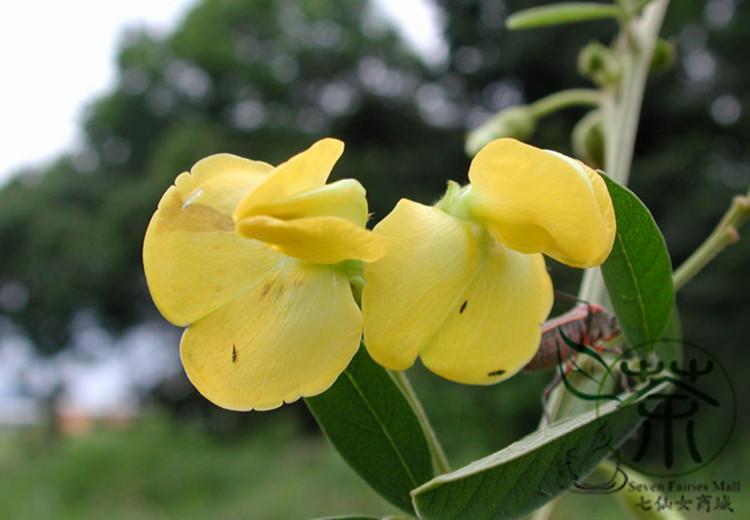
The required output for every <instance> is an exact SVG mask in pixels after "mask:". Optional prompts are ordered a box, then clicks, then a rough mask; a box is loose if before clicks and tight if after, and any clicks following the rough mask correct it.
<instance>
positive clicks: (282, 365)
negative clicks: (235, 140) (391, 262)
mask: <svg viewBox="0 0 750 520" xmlns="http://www.w3.org/2000/svg"><path fill="white" fill-rule="evenodd" d="M343 148H344V145H343V143H342V142H341V141H337V140H334V139H324V140H322V141H319V142H317V143H315V144H314V145H313V146H312V147H310V148H309V149H308V150H306V151H304V152H302V153H300V154H299V155H296V156H294V157H292V158H291V159H289V160H288V161H287V162H285V163H283V164H281V165H279V166H277V167H275V168H274V167H273V166H271V165H269V164H266V163H263V162H258V161H251V160H247V159H243V158H240V157H236V156H233V155H228V154H221V155H213V156H210V157H207V158H206V159H203V160H201V161H199V162H198V163H196V164H195V166H193V168H192V170H191V172H190V173H187V172H186V173H183V174H181V175H180V176H179V177H177V179H176V181H175V185H174V186H172V187H171V188H169V189H168V190H167V192H166V193H165V194H164V195H163V197H162V199H161V201H160V202H159V207H158V209H157V211H156V213H154V216H153V218H152V219H151V222H150V224H149V227H148V230H147V231H146V237H145V240H144V244H143V264H144V268H145V272H146V279H147V281H148V286H149V290H150V291H151V296H152V298H153V300H154V302H155V303H156V306H157V307H158V308H159V310H160V311H161V313H162V314H163V315H164V317H166V318H167V319H168V320H169V321H171V322H172V323H174V324H176V325H180V326H188V328H187V330H186V331H185V333H184V334H183V336H182V341H181V343H180V355H181V358H182V363H183V365H184V367H185V370H186V372H187V374H188V377H189V378H190V380H191V381H192V383H193V384H194V385H195V386H196V388H197V389H198V390H199V391H200V392H201V393H202V394H203V395H204V396H205V397H207V398H208V399H209V400H211V401H213V402H214V403H215V404H217V405H219V406H222V407H225V408H229V409H234V410H250V409H257V410H266V409H272V408H276V407H278V406H280V405H281V404H283V403H284V402H291V401H294V400H296V399H298V398H299V397H301V396H305V397H306V396H311V395H316V394H318V393H321V392H323V391H324V390H326V389H327V388H328V387H329V386H330V385H332V384H333V382H334V381H335V380H336V377H338V375H339V374H340V373H341V372H342V371H343V370H344V368H346V366H347V365H348V363H349V361H350V360H351V358H352V357H353V356H354V354H355V352H356V351H357V348H358V346H359V342H360V336H361V331H362V315H361V312H360V310H359V308H358V307H357V304H356V303H355V301H354V298H353V296H352V292H351V288H350V284H349V277H348V274H347V269H348V268H351V266H352V264H355V265H356V264H357V262H356V261H365V262H369V261H373V260H375V259H377V258H380V257H381V256H382V255H383V254H384V253H385V250H386V247H387V242H388V240H387V239H385V238H383V237H381V236H377V235H374V234H373V233H372V232H370V231H368V230H366V229H365V228H364V225H365V221H366V220H367V201H366V199H365V190H364V188H363V187H362V186H361V185H360V184H359V183H358V182H357V181H354V180H351V179H345V180H341V181H337V182H334V183H332V184H328V185H326V184H325V182H326V180H327V179H328V176H329V175H330V172H331V169H332V168H333V166H334V164H335V163H336V161H337V160H338V158H339V157H340V156H341V154H342V153H343ZM351 260H355V262H351ZM342 262H343V263H342Z"/></svg>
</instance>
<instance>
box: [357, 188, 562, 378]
mask: <svg viewBox="0 0 750 520" xmlns="http://www.w3.org/2000/svg"><path fill="white" fill-rule="evenodd" d="M375 232H376V233H378V234H384V235H386V236H388V237H390V238H392V240H393V242H392V244H391V246H390V248H389V250H388V253H387V254H386V255H385V256H384V257H383V258H382V259H380V260H378V261H377V262H374V263H372V264H368V265H366V266H365V271H364V276H365V280H366V282H367V283H366V285H365V288H364V290H363V292H362V312H363V315H364V338H365V345H366V347H367V350H368V351H369V352H370V355H371V356H372V358H373V359H374V360H375V361H377V362H378V363H380V364H382V365H384V366H386V367H388V368H391V369H394V370H404V369H406V368H408V367H409V366H411V365H412V364H413V362H414V360H415V358H416V357H417V355H420V356H421V357H422V360H423V362H424V364H425V365H426V366H427V367H428V368H429V369H430V370H432V371H433V372H435V373H437V374H439V375H441V376H443V377H446V378H448V379H452V380H454V381H459V382H462V383H471V384H489V383H495V382H497V381H500V380H502V379H504V378H506V377H509V376H510V375H512V374H514V373H515V372H517V371H518V370H520V369H521V368H523V366H524V365H525V364H526V362H528V360H529V359H531V357H533V355H534V353H535V352H536V350H537V349H538V347H539V339H540V335H541V328H540V325H541V323H542V322H543V321H544V319H545V318H546V316H547V314H548V313H549V310H550V308H551V305H552V285H551V282H550V280H549V275H548V274H547V271H546V269H545V267H544V260H543V259H542V257H541V256H540V255H532V256H528V255H521V254H519V253H516V252H514V251H510V250H507V249H506V248H504V247H502V246H501V245H500V244H498V243H497V242H496V241H495V240H494V239H493V238H492V237H490V236H489V235H488V234H487V233H485V232H484V231H483V229H482V228H481V227H480V226H478V225H476V224H472V223H470V222H469V221H466V220H460V219H456V218H454V217H452V216H450V215H448V214H446V213H444V212H442V211H441V210H439V209H436V208H434V207H428V206H423V205H421V204H417V203H415V202H411V201H408V200H401V201H400V202H399V204H398V205H397V206H396V208H395V209H394V210H393V212H391V214H390V215H388V216H387V217H386V218H385V219H384V220H383V221H382V222H381V223H379V224H378V225H377V226H376V228H375Z"/></svg>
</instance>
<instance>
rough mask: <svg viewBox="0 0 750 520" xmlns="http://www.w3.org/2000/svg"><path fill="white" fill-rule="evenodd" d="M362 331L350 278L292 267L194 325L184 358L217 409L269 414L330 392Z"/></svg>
mask: <svg viewBox="0 0 750 520" xmlns="http://www.w3.org/2000/svg"><path fill="white" fill-rule="evenodd" d="M361 330H362V316H361V314H360V311H359V309H358V308H357V305H356V304H355V302H354V299H353V298H352V293H351V288H350V286H349V282H348V280H347V278H346V277H345V276H343V275H341V274H338V273H337V272H336V271H334V270H332V269H329V268H325V267H323V266H315V265H312V264H306V263H302V262H297V261H294V260H291V261H286V262H285V263H284V264H282V265H281V266H280V268H279V269H278V270H276V271H274V272H273V273H271V274H270V275H269V276H268V277H267V278H266V279H265V280H264V281H263V283H262V284H260V285H259V286H256V287H255V288H254V289H253V290H251V291H249V292H248V293H246V294H244V295H242V296H241V297H239V298H237V299H236V300H234V301H233V302H231V303H230V304H228V305H225V306H224V307H222V308H220V309H218V310H217V311H215V312H213V313H211V314H209V315H208V316H206V317H205V318H203V319H201V320H200V321H198V322H196V323H194V324H193V325H192V326H190V328H188V329H187V331H185V334H184V335H183V338H182V342H181V344H180V352H181V357H182V363H183V365H184V367H185V370H186V372H187V374H188V377H189V378H190V381H191V382H192V383H193V384H194V385H195V387H196V388H197V389H198V390H199V391H200V392H201V394H203V395H204V396H205V397H206V398H208V399H209V400H211V401H212V402H214V403H215V404H217V405H219V406H222V407H224V408H229V409H232V410H251V409H256V410H268V409H272V408H276V407H278V406H281V405H282V404H283V403H285V402H286V403H289V402H292V401H295V400H297V399H298V398H299V397H300V396H303V397H307V396H312V395H317V394H319V393H321V392H323V391H325V390H326V389H327V388H328V387H329V386H331V385H332V384H333V382H334V381H335V380H336V378H337V377H338V376H339V374H341V372H343V370H344V369H345V368H346V366H347V365H348V364H349V362H350V361H351V359H352V357H353V356H354V354H355V353H356V351H357V349H358V347H359V342H360V336H361Z"/></svg>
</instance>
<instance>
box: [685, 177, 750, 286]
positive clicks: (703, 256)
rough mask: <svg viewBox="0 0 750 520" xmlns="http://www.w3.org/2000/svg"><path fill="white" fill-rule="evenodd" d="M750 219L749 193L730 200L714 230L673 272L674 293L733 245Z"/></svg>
mask: <svg viewBox="0 0 750 520" xmlns="http://www.w3.org/2000/svg"><path fill="white" fill-rule="evenodd" d="M748 219H750V191H748V194H747V195H737V196H736V197H734V199H732V204H731V205H730V206H729V209H728V210H727V212H726V213H725V214H724V218H722V219H721V222H719V225H717V226H716V229H714V230H713V232H712V233H711V234H710V235H709V236H708V238H707V239H706V240H705V242H703V244H701V246H700V247H699V248H698V249H696V250H695V251H694V252H693V254H692V255H690V258H688V259H687V260H685V262H683V264H682V265H681V266H680V267H679V268H678V269H677V270H676V271H675V272H674V275H673V279H674V288H675V291H677V290H678V289H680V288H682V286H684V285H685V284H686V283H687V282H689V281H690V280H691V279H692V278H693V277H694V276H695V275H696V274H698V273H699V272H700V271H701V270H702V269H703V268H704V267H705V266H706V265H707V264H708V263H709V262H710V261H711V260H713V259H714V258H715V257H716V255H718V254H719V253H721V252H722V251H723V250H724V248H725V247H727V246H728V245H730V244H734V243H735V242H737V241H738V240H739V239H740V235H739V232H738V229H739V228H740V226H742V224H744V223H745V222H746V221H747V220H748Z"/></svg>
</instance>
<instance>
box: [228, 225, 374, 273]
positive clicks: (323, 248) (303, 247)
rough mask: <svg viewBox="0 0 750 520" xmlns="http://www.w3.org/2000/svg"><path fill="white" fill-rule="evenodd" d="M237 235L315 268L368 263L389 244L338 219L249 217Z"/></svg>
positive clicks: (365, 230)
mask: <svg viewBox="0 0 750 520" xmlns="http://www.w3.org/2000/svg"><path fill="white" fill-rule="evenodd" d="M237 233H238V234H239V235H242V236H244V237H248V238H255V239H258V240H262V241H263V242H265V243H266V244H268V246H269V247H271V248H272V249H274V250H275V251H278V252H280V253H283V254H285V255H288V256H292V257H294V258H298V259H300V260H305V261H308V262H313V263H316V264H336V263H339V262H343V261H344V260H363V261H365V262H372V261H374V260H377V259H378V258H380V257H381V256H383V255H384V254H385V252H386V250H387V248H388V243H389V240H388V239H387V238H385V237H383V236H379V235H376V234H374V233H372V232H371V231H369V230H367V229H365V228H362V227H359V226H357V225H355V224H352V223H351V222H349V221H348V220H345V219H343V218H338V217H310V218H298V219H294V220H289V221H286V220H279V219H275V218H272V217H264V216H259V217H250V218H246V219H244V220H240V221H239V222H237Z"/></svg>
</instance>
